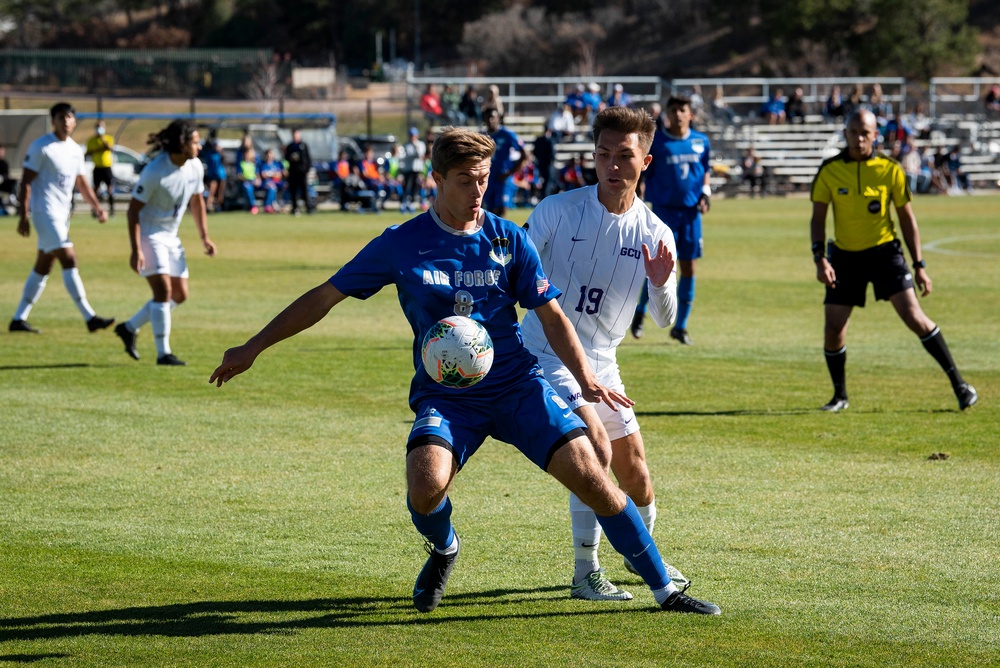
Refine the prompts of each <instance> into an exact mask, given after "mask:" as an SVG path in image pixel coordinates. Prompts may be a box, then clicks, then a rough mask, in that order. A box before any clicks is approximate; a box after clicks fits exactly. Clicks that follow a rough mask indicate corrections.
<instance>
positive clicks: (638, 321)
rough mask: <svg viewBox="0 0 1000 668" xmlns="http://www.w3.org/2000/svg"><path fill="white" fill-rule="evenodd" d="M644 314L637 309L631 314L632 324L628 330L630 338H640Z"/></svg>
mask: <svg viewBox="0 0 1000 668" xmlns="http://www.w3.org/2000/svg"><path fill="white" fill-rule="evenodd" d="M645 315H646V314H645V313H642V312H640V311H637V312H636V314H635V315H634V316H632V325H631V326H630V327H629V330H631V332H632V338H635V339H641V338H642V321H643V319H644V317H645Z"/></svg>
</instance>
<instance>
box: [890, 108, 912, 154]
mask: <svg viewBox="0 0 1000 668" xmlns="http://www.w3.org/2000/svg"><path fill="white" fill-rule="evenodd" d="M912 134H913V133H912V132H911V131H910V129H909V128H908V127H906V123H905V122H904V121H903V120H902V119H900V118H899V117H898V116H891V117H890V118H889V120H888V121H886V124H885V132H884V135H885V141H886V143H889V144H891V143H892V142H894V141H897V140H898V141H901V142H903V155H906V153H907V151H909V149H908V148H907V147H908V146H909V145H910V144H908V143H907V142H906V140H907V138H908V137H909V136H910V135H912Z"/></svg>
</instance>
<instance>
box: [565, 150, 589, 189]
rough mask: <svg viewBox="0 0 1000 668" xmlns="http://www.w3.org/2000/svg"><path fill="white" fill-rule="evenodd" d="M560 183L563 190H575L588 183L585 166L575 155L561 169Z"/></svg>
mask: <svg viewBox="0 0 1000 668" xmlns="http://www.w3.org/2000/svg"><path fill="white" fill-rule="evenodd" d="M559 184H560V186H561V187H562V189H563V190H575V189H576V188H582V187H583V186H585V185H587V182H586V181H585V180H584V178H583V166H582V165H581V164H580V159H579V158H577V157H576V156H575V155H574V156H573V157H572V158H570V159H569V160H568V161H567V162H566V164H565V165H563V168H562V169H561V170H559Z"/></svg>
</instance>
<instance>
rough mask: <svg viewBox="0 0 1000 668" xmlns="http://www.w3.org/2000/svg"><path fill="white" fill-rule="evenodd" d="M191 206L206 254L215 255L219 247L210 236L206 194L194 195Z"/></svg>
mask: <svg viewBox="0 0 1000 668" xmlns="http://www.w3.org/2000/svg"><path fill="white" fill-rule="evenodd" d="M189 206H190V208H191V215H192V216H193V217H194V225H195V227H197V228H198V236H199V237H201V245H202V246H204V247H205V255H207V256H209V257H215V254H216V252H217V251H218V249H217V248H216V246H215V244H214V243H213V242H212V240H211V239H209V238H208V207H207V206H206V205H205V197H204V195H202V194H201V193H195V194H194V195H192V197H191V201H190V203H189Z"/></svg>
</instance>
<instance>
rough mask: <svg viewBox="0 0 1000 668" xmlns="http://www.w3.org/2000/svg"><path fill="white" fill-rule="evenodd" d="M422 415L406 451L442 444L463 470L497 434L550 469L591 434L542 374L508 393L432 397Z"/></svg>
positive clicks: (419, 412) (420, 410) (423, 406)
mask: <svg viewBox="0 0 1000 668" xmlns="http://www.w3.org/2000/svg"><path fill="white" fill-rule="evenodd" d="M416 413H417V417H416V419H415V420H414V422H413V429H412V430H411V431H410V438H409V440H408V442H407V445H406V452H407V453H409V452H410V451H411V450H413V449H415V448H419V447H422V446H425V445H436V446H440V447H443V448H446V449H448V450H450V451H451V453H452V454H453V455H454V457H455V461H457V462H458V467H459V468H462V467H463V466H464V465H465V462H467V461H469V458H470V457H472V455H474V454H475V453H476V450H478V449H479V446H481V445H482V444H483V441H485V440H486V437H487V436H492V437H493V438H495V439H497V440H498V441H503V442H504V443H510V444H511V445H513V446H514V447H515V448H517V449H518V450H520V451H521V452H522V453H523V454H524V456H525V457H527V458H528V459H530V460H531V461H532V462H534V463H535V465H536V466H538V467H539V468H540V469H542V470H543V471H545V470H548V466H549V462H550V461H551V460H552V456H553V455H554V454H555V452H556V451H557V450H558V449H559V448H561V447H562V446H564V445H566V444H567V443H569V442H570V441H572V440H573V439H574V438H577V437H580V436H584V435H585V434H584V423H583V420H581V419H580V418H579V417H577V415H576V413H574V412H573V410H572V409H571V408H570V407H569V406H567V405H566V402H564V401H563V400H562V399H560V398H559V395H558V394H556V392H555V390H553V389H552V386H551V385H549V383H548V381H546V380H545V379H544V378H541V377H539V376H531V377H529V378H528V379H527V380H525V381H524V382H522V383H519V384H517V385H516V386H514V387H508V388H504V391H503V392H502V393H496V394H494V393H490V394H487V395H483V396H476V395H468V396H462V395H461V394H459V393H454V394H448V395H443V394H442V395H432V396H427V397H425V398H423V399H422V400H421V401H420V402H419V403H418V404H417V407H416Z"/></svg>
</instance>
